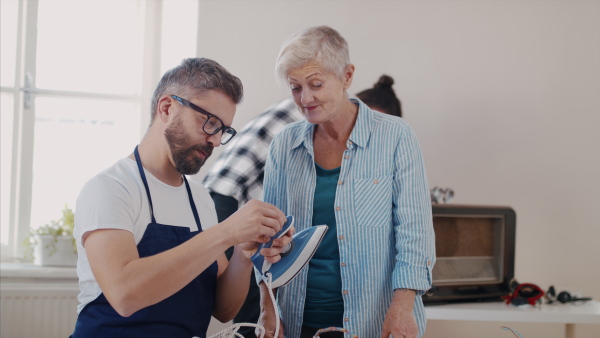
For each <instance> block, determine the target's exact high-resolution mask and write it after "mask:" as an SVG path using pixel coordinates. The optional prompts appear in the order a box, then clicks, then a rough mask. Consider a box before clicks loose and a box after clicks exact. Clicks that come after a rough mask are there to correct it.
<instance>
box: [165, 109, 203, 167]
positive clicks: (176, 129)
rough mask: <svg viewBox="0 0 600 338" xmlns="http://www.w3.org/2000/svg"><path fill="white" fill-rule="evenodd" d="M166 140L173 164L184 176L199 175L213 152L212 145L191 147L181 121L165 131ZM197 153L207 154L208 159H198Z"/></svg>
mask: <svg viewBox="0 0 600 338" xmlns="http://www.w3.org/2000/svg"><path fill="white" fill-rule="evenodd" d="M165 138H166V139H167V143H168V144H169V149H170V150H171V155H172V156H173V162H175V169H177V172H179V173H180V174H182V175H194V174H197V173H198V171H200V168H202V166H203V165H204V162H205V161H206V159H208V158H209V157H210V155H211V154H212V151H213V146H212V145H210V144H204V145H203V144H197V145H194V146H189V142H188V141H189V139H190V138H189V136H188V135H187V134H185V132H184V130H183V125H182V123H181V120H179V119H178V120H177V121H176V122H175V123H174V124H173V125H172V126H171V127H169V128H167V129H166V130H165ZM196 151H201V152H203V153H205V154H206V158H205V159H202V158H201V157H198V155H197V153H196Z"/></svg>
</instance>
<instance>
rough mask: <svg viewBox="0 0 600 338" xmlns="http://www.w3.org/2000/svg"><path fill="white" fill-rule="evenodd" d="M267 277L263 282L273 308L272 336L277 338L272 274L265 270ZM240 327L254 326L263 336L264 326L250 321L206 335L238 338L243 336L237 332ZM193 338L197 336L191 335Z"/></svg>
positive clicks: (219, 337)
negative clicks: (273, 326) (273, 329)
mask: <svg viewBox="0 0 600 338" xmlns="http://www.w3.org/2000/svg"><path fill="white" fill-rule="evenodd" d="M266 276H267V279H266V280H265V284H266V285H267V289H269V296H270V297H271V302H273V309H274V310H275V320H276V322H275V335H274V337H275V338H277V335H279V315H278V314H277V313H278V311H277V301H276V300H275V295H274V294H273V289H272V288H271V282H272V275H271V273H270V272H267V274H266ZM241 327H254V328H258V329H259V332H260V338H264V337H265V328H264V327H263V326H262V325H259V324H252V323H238V324H234V325H232V326H230V327H228V328H226V329H225V330H222V331H219V332H217V333H215V334H214V335H212V336H210V337H208V338H231V337H240V338H244V336H242V335H241V334H239V333H238V330H239V329H240V328H241ZM193 338H198V337H193Z"/></svg>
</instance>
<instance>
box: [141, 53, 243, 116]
mask: <svg viewBox="0 0 600 338" xmlns="http://www.w3.org/2000/svg"><path fill="white" fill-rule="evenodd" d="M207 90H220V91H222V92H223V93H225V95H227V96H228V97H230V98H231V100H233V102H234V103H235V104H238V103H240V102H241V101H242V98H243V95H244V88H243V86H242V81H240V79H239V78H238V77H236V76H234V75H233V74H231V73H230V72H229V71H228V70H227V69H225V68H223V66H221V65H220V64H218V63H217V62H216V61H213V60H210V59H206V58H188V59H184V60H183V61H181V64H179V65H178V66H176V67H175V68H172V69H170V70H168V71H167V72H166V73H165V74H164V75H163V77H162V78H161V79H160V81H159V82H158V85H157V86H156V89H155V90H154V94H153V95H152V107H151V109H152V115H151V117H150V124H152V121H154V117H155V115H156V109H157V108H158V100H159V99H160V98H161V97H162V96H163V95H165V94H167V95H177V96H181V97H183V98H185V99H188V100H189V99H190V98H191V96H192V95H197V94H198V93H201V92H204V91H207Z"/></svg>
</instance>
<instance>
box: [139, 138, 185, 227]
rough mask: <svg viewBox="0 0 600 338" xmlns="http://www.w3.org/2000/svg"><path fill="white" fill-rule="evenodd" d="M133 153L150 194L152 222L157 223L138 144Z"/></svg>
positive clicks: (147, 192) (147, 191)
mask: <svg viewBox="0 0 600 338" xmlns="http://www.w3.org/2000/svg"><path fill="white" fill-rule="evenodd" d="M133 154H134V155H135V161H136V162H137V166H138V170H139V171H140V176H142V182H143V183H144V188H146V195H148V202H150V215H151V216H152V223H156V219H154V208H153V207H152V197H150V188H148V181H147V180H146V174H145V173H144V167H143V166H142V160H141V159H140V153H139V152H138V146H135V149H134V150H133ZM186 183H187V182H186Z"/></svg>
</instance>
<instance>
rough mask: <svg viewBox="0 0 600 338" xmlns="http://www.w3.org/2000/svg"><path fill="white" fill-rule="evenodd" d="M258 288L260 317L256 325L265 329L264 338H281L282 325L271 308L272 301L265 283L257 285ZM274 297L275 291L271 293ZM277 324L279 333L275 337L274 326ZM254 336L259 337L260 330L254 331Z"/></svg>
mask: <svg viewBox="0 0 600 338" xmlns="http://www.w3.org/2000/svg"><path fill="white" fill-rule="evenodd" d="M259 288H260V316H259V317H258V323H257V324H259V325H261V326H262V327H264V328H265V338H283V323H282V322H281V318H279V315H278V314H277V311H276V309H275V308H274V307H273V300H272V299H271V297H270V295H269V289H268V287H267V285H266V283H265V282H262V283H260V284H259ZM273 292H274V295H275V293H276V290H274V291H273ZM277 322H279V332H278V334H277V336H275V331H276V325H277ZM255 334H256V336H257V337H260V330H259V329H256V330H255Z"/></svg>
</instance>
